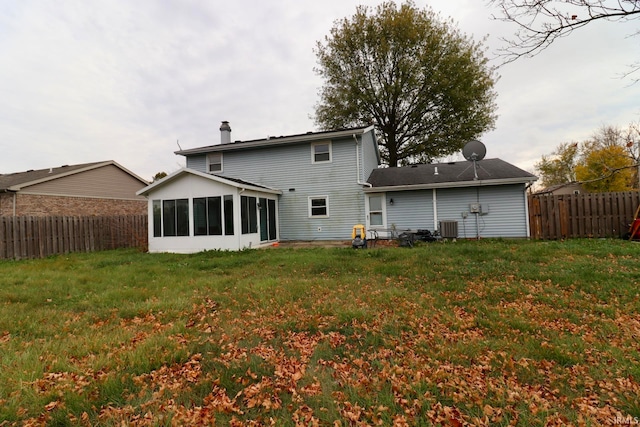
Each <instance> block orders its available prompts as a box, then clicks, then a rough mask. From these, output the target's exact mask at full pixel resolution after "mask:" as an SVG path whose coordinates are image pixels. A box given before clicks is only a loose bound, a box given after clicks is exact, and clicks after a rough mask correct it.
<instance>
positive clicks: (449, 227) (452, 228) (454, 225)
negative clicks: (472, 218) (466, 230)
mask: <svg viewBox="0 0 640 427" xmlns="http://www.w3.org/2000/svg"><path fill="white" fill-rule="evenodd" d="M440 236H441V237H442V238H443V239H457V238H458V221H440Z"/></svg>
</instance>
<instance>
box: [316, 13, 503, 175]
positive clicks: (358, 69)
mask: <svg viewBox="0 0 640 427" xmlns="http://www.w3.org/2000/svg"><path fill="white" fill-rule="evenodd" d="M316 54H317V58H318V67H317V68H316V72H317V73H318V74H319V75H320V76H321V77H322V78H323V79H324V86H323V87H322V89H321V91H320V101H319V103H318V104H317V105H316V115H315V120H316V123H317V124H318V125H319V126H320V127H321V128H323V129H337V128H343V127H348V126H359V125H366V124H374V125H376V129H377V130H378V132H379V136H380V144H381V147H380V148H381V153H382V156H383V159H384V160H385V161H386V162H387V163H388V165H389V166H397V165H399V164H407V163H413V162H429V161H431V160H433V159H434V158H437V157H441V156H445V155H448V154H452V153H454V152H456V151H458V150H460V149H461V148H462V147H463V146H464V144H465V142H467V141H469V140H471V139H475V138H478V137H479V136H480V135H481V134H482V133H483V132H485V131H487V130H490V129H492V128H493V125H494V123H495V120H496V115H495V113H494V111H495V108H496V106H495V96H496V95H495V92H494V83H495V76H494V72H495V71H494V69H493V68H492V67H490V66H489V65H488V63H487V59H486V58H485V56H484V49H483V47H482V44H481V43H479V42H475V41H473V40H472V39H470V38H469V37H467V36H466V35H463V34H461V33H460V32H459V30H458V29H456V28H455V26H454V24H453V22H452V21H450V20H443V19H441V18H440V16H439V15H437V14H436V13H434V12H433V10H432V9H429V8H426V9H418V8H417V7H416V6H415V5H414V3H413V2H411V1H409V2H406V3H403V4H401V5H400V6H397V5H396V4H395V3H393V2H385V3H382V4H380V5H379V6H378V7H377V8H375V10H374V9H372V8H370V7H367V6H359V7H358V8H357V9H356V13H355V15H353V16H352V17H350V18H345V19H342V20H338V21H336V22H335V23H334V26H333V28H332V29H331V32H330V35H329V36H327V37H325V39H324V41H319V42H318V43H317V49H316Z"/></svg>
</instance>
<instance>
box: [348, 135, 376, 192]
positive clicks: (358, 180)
mask: <svg viewBox="0 0 640 427" xmlns="http://www.w3.org/2000/svg"><path fill="white" fill-rule="evenodd" d="M352 136H353V140H354V141H355V142H356V183H357V184H358V185H366V186H368V187H369V188H371V187H373V185H371V184H369V183H368V182H363V181H360V150H358V137H357V136H356V134H355V133H354V134H353V135H352Z"/></svg>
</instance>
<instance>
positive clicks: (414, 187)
mask: <svg viewBox="0 0 640 427" xmlns="http://www.w3.org/2000/svg"><path fill="white" fill-rule="evenodd" d="M537 180H538V178H537V177H527V178H502V179H485V180H482V179H480V180H477V181H452V182H439V183H434V184H412V185H388V186H385V187H368V188H365V189H364V192H365V193H383V192H391V191H411V190H431V189H433V188H460V187H485V186H491V185H508V184H525V183H527V182H535V181H537Z"/></svg>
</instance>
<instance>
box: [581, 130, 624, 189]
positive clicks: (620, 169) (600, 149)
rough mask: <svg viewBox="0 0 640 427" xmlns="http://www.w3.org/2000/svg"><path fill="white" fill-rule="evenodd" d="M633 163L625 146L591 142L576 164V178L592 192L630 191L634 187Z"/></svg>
mask: <svg viewBox="0 0 640 427" xmlns="http://www.w3.org/2000/svg"><path fill="white" fill-rule="evenodd" d="M632 165H633V160H632V159H631V158H629V156H628V155H627V153H626V152H625V149H624V147H622V146H620V145H605V146H602V145H598V144H597V143H594V142H590V143H587V144H586V147H585V149H584V155H583V158H582V160H581V162H580V163H579V164H578V165H577V166H576V178H577V179H578V181H580V182H582V186H583V188H584V189H585V190H587V191H590V192H594V193H597V192H604V191H628V190H631V189H632V188H633V178H634V173H633V169H632V168H631V166H632Z"/></svg>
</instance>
